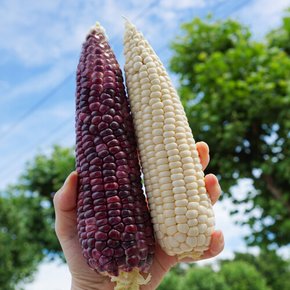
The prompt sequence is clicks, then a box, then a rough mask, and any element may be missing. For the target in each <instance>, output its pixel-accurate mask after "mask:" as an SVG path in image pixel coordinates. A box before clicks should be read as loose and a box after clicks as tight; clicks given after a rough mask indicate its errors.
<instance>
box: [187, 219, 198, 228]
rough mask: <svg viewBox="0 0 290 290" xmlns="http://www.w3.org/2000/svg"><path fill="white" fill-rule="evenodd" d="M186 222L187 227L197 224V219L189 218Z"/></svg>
mask: <svg viewBox="0 0 290 290" xmlns="http://www.w3.org/2000/svg"><path fill="white" fill-rule="evenodd" d="M187 224H188V226H189V227H194V226H196V225H197V224H198V221H197V219H191V220H188V221H187Z"/></svg>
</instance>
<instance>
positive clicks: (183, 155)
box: [180, 150, 193, 162]
mask: <svg viewBox="0 0 290 290" xmlns="http://www.w3.org/2000/svg"><path fill="white" fill-rule="evenodd" d="M180 157H181V158H182V159H183V158H187V157H190V158H191V153H190V151H188V150H183V151H181V152H180ZM192 162H193V161H192Z"/></svg>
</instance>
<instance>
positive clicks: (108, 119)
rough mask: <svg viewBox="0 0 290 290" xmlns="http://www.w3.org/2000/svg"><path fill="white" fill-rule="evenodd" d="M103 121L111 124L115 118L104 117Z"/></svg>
mask: <svg viewBox="0 0 290 290" xmlns="http://www.w3.org/2000/svg"><path fill="white" fill-rule="evenodd" d="M102 120H103V121H104V122H106V123H111V122H112V121H113V117H112V116H111V115H103V116H102Z"/></svg>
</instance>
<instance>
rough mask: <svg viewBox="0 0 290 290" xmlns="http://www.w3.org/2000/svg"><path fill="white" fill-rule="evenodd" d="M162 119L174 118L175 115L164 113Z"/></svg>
mask: <svg viewBox="0 0 290 290" xmlns="http://www.w3.org/2000/svg"><path fill="white" fill-rule="evenodd" d="M163 105H164V106H165V104H164V102H163ZM164 117H165V118H166V119H167V118H174V117H175V114H174V112H165V113H164Z"/></svg>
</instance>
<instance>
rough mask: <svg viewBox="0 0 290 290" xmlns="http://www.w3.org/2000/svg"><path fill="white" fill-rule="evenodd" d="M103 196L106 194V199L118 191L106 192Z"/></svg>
mask: <svg viewBox="0 0 290 290" xmlns="http://www.w3.org/2000/svg"><path fill="white" fill-rule="evenodd" d="M105 194H106V197H111V196H114V195H116V194H118V191H117V190H106V191H105Z"/></svg>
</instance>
